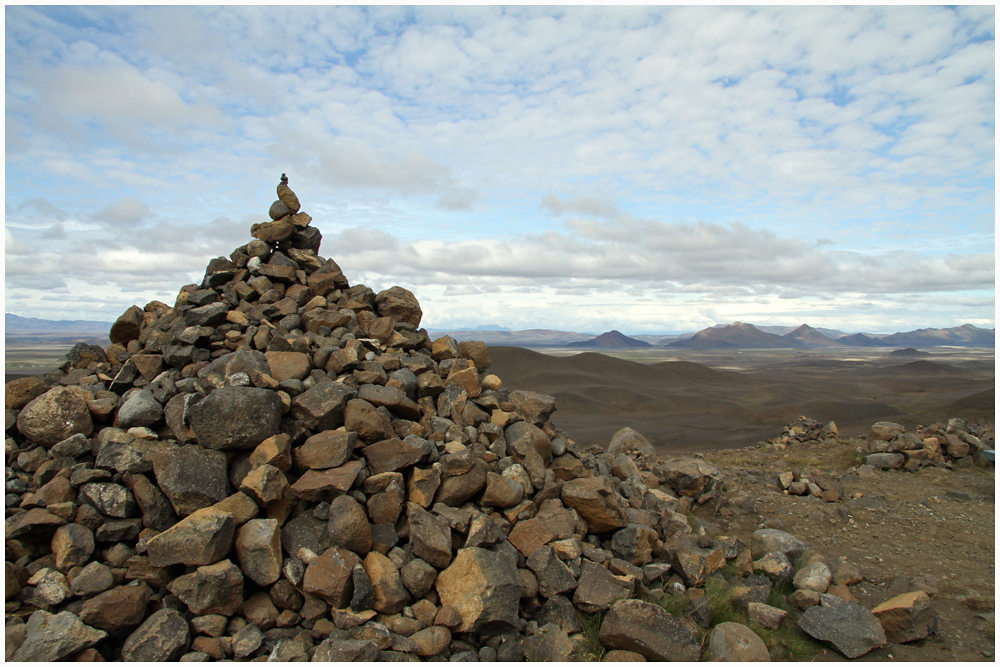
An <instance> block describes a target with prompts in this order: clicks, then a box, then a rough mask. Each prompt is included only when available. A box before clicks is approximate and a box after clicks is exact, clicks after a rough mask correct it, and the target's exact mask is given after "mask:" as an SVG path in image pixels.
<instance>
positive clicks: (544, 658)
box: [521, 623, 573, 662]
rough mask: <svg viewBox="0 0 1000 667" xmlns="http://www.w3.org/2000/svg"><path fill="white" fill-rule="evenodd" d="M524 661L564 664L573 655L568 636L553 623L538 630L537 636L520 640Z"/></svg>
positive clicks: (571, 644) (571, 643)
mask: <svg viewBox="0 0 1000 667" xmlns="http://www.w3.org/2000/svg"><path fill="white" fill-rule="evenodd" d="M521 648H522V649H524V659H525V660H527V661H528V662H566V661H567V660H569V657H570V654H572V653H573V642H571V641H570V638H569V634H568V633H567V632H566V631H565V630H563V629H562V628H561V627H559V626H558V625H556V624H555V623H549V624H547V625H544V626H542V627H541V628H539V629H538V634H534V635H531V636H530V637H526V638H524V639H523V640H521Z"/></svg>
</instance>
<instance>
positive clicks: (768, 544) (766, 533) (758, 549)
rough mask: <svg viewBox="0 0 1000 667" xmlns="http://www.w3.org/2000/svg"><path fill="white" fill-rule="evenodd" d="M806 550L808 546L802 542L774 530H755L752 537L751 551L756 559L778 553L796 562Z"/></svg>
mask: <svg viewBox="0 0 1000 667" xmlns="http://www.w3.org/2000/svg"><path fill="white" fill-rule="evenodd" d="M805 550H806V545H805V544H804V543H803V542H802V540H800V539H798V538H797V537H794V536H792V535H789V534H788V533H786V532H784V531H782V530H777V529H774V528H761V529H759V530H755V531H754V532H753V534H752V535H751V536H750V551H751V552H752V553H753V557H754V558H755V559H758V558H762V557H763V556H764V555H765V554H768V553H771V552H772V551H777V552H779V553H783V554H785V555H786V556H788V559H789V560H795V559H796V558H798V557H799V556H801V555H802V554H803V552H805Z"/></svg>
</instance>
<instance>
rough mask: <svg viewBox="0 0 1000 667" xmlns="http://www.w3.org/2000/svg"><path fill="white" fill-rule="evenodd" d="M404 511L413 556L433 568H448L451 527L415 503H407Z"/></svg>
mask: <svg viewBox="0 0 1000 667" xmlns="http://www.w3.org/2000/svg"><path fill="white" fill-rule="evenodd" d="M406 511H407V517H408V518H409V522H410V546H411V547H412V548H413V554H414V555H415V556H417V557H418V558H422V559H424V560H425V561H427V562H428V563H430V564H431V565H433V566H434V567H437V568H446V567H448V564H449V563H451V526H450V525H449V524H448V522H447V521H446V520H445V519H443V518H442V517H439V516H436V515H434V514H431V513H430V512H428V511H426V510H425V509H424V508H422V507H420V506H419V505H417V504H416V503H407V504H406Z"/></svg>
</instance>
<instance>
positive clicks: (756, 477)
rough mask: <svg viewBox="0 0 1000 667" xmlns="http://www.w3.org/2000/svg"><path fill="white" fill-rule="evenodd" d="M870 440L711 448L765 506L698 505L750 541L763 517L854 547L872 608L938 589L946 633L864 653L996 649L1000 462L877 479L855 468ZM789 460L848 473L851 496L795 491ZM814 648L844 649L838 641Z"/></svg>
mask: <svg viewBox="0 0 1000 667" xmlns="http://www.w3.org/2000/svg"><path fill="white" fill-rule="evenodd" d="M828 442H829V441H828ZM860 444H861V441H859V440H850V439H839V440H838V441H837V442H836V444H829V445H820V444H806V445H795V446H792V447H790V448H788V449H787V450H784V451H765V450H763V449H757V448H745V449H739V450H722V451H713V452H707V453H705V455H704V457H705V459H706V460H708V461H710V462H711V463H713V464H715V465H717V466H719V467H720V468H721V469H722V470H723V471H725V472H727V473H729V474H730V475H732V479H733V480H735V479H736V477H737V476H738V477H739V478H740V479H742V488H743V489H745V490H748V491H750V492H751V493H752V494H753V496H754V497H755V499H756V503H755V508H754V512H753V513H752V514H751V513H743V512H739V511H733V510H730V509H729V508H727V507H725V506H723V507H721V509H720V510H719V511H718V512H716V511H715V507H714V505H715V503H712V502H710V503H707V506H702V507H698V508H696V509H695V511H694V514H695V515H696V516H698V517H699V518H702V519H703V520H707V521H709V522H715V524H716V526H717V527H718V529H719V530H720V531H723V532H725V533H726V534H730V535H738V536H740V537H741V538H743V539H744V540H745V541H748V537H749V535H750V533H752V532H753V531H754V530H756V529H757V528H761V527H768V528H778V529H780V530H784V531H786V532H788V533H790V534H792V535H794V536H796V537H798V538H799V539H800V540H802V541H803V542H805V543H806V544H807V545H808V546H809V547H811V548H812V549H814V550H815V551H816V552H819V553H820V554H822V555H824V556H826V557H827V559H828V560H827V562H828V563H830V564H832V563H833V562H834V561H835V560H836V559H837V558H838V557H840V556H844V557H846V558H847V560H848V561H849V562H851V563H853V564H854V565H856V566H858V567H859V568H860V570H861V573H862V575H863V576H864V581H862V582H861V583H859V584H855V585H853V586H851V587H850V588H851V593H852V594H853V595H854V596H855V598H857V600H858V601H859V602H860V603H861V604H863V605H864V606H866V607H867V608H869V609H871V608H872V607H874V606H876V605H878V604H880V603H882V602H884V601H886V600H888V599H890V598H892V597H894V596H896V595H899V594H901V593H905V592H908V591H911V590H924V591H926V592H927V593H929V594H930V595H931V599H932V604H933V607H934V609H935V610H936V611H937V615H938V631H937V633H936V634H934V635H932V636H930V637H928V638H927V639H925V640H922V641H919V642H915V643H911V644H905V645H901V644H888V645H887V646H885V647H884V648H881V649H878V650H875V651H872V652H870V653H868V654H867V655H865V656H863V657H862V658H859V660H864V661H898V660H905V661H971V660H982V661H994V660H995V657H996V646H995V641H996V640H995V614H994V599H995V598H994V596H995V580H996V524H995V522H996V512H995V505H994V503H995V499H996V488H995V469H994V468H992V467H991V468H988V469H984V468H956V469H954V470H948V469H945V468H938V467H927V468H922V469H920V470H918V471H916V472H905V471H902V470H892V471H878V472H876V473H875V475H876V478H875V479H862V478H859V477H858V476H857V475H854V474H846V475H845V473H846V472H847V471H848V469H849V468H850V467H852V466H856V465H858V464H860V463H862V461H861V460H860V459H859V458H857V457H858V454H857V453H856V447H857V446H859V445H860ZM788 470H801V471H814V470H818V471H819V472H822V473H825V474H828V475H831V476H832V477H834V478H835V479H837V478H840V479H841V482H842V484H843V486H844V491H845V492H846V493H845V496H844V500H841V501H840V502H830V503H827V502H823V501H821V500H819V499H818V498H810V497H801V496H792V495H786V494H785V493H784V492H783V491H780V490H779V489H780V487H779V486H778V484H777V481H776V477H777V474H778V473H780V472H784V471H788ZM740 471H742V473H743V474H739V473H740ZM813 474H815V472H814V473H813ZM734 484H736V485H737V486H738V485H739V483H738V482H735V481H730V482H729V484H728V486H730V487H731V486H733V485H734ZM815 659H816V660H819V661H841V660H845V658H843V656H841V655H840V654H838V653H837V652H836V651H834V650H833V649H828V650H826V651H823V652H822V653H820V654H819V655H818V656H816V658H815Z"/></svg>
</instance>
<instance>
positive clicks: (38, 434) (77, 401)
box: [17, 387, 94, 447]
mask: <svg viewBox="0 0 1000 667" xmlns="http://www.w3.org/2000/svg"><path fill="white" fill-rule="evenodd" d="M17 430H18V431H20V432H21V434H22V435H23V436H24V437H25V438H27V439H28V440H29V441H31V442H35V443H38V444H40V445H44V446H46V447H51V446H52V445H54V444H56V443H59V442H62V441H63V440H65V439H66V438H69V437H70V436H73V435H76V434H77V433H81V434H83V435H85V436H89V435H90V434H91V433H92V432H93V431H94V422H93V420H92V419H91V416H90V410H88V409H87V402H86V401H85V400H84V399H83V398H82V397H81V396H80V394H79V393H77V392H75V391H73V390H71V389H69V388H68V387H56V388H54V389H50V390H49V391H47V392H45V393H44V394H42V395H41V396H38V397H37V398H34V399H32V400H31V401H30V402H29V403H28V404H27V405H25V406H24V408H23V409H22V410H21V412H20V413H18V415H17Z"/></svg>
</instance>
